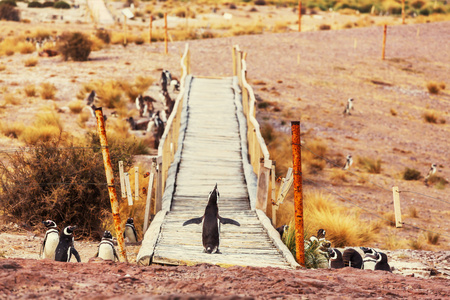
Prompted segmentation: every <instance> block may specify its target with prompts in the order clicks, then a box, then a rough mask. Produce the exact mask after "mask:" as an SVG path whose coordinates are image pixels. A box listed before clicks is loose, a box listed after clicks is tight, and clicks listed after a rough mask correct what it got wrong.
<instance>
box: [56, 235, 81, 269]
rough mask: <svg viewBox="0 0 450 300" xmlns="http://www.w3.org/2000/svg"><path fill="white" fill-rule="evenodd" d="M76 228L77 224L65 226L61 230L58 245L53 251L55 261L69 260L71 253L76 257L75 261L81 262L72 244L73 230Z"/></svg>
mask: <svg viewBox="0 0 450 300" xmlns="http://www.w3.org/2000/svg"><path fill="white" fill-rule="evenodd" d="M76 228H77V226H67V227H66V228H64V229H63V230H62V231H61V235H60V237H59V243H58V246H57V247H56V252H55V260H56V261H65V262H70V258H71V257H72V254H73V255H74V256H75V258H76V259H77V262H81V259H80V255H79V254H78V251H77V250H76V249H75V247H74V246H73V231H74V230H75V229H76Z"/></svg>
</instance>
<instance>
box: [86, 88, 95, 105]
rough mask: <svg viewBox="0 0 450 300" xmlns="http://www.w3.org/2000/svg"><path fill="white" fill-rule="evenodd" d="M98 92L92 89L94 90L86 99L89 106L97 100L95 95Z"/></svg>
mask: <svg viewBox="0 0 450 300" xmlns="http://www.w3.org/2000/svg"><path fill="white" fill-rule="evenodd" d="M96 95H97V94H96V93H95V91H94V90H92V92H91V93H90V94H89V96H88V97H87V99H86V105H87V106H91V105H92V104H94V100H95V96H96Z"/></svg>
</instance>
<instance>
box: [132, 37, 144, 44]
mask: <svg viewBox="0 0 450 300" xmlns="http://www.w3.org/2000/svg"><path fill="white" fill-rule="evenodd" d="M144 42H145V41H144V38H142V37H137V38H136V40H135V41H134V43H135V44H136V45H142V44H144Z"/></svg>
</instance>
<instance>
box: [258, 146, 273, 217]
mask: <svg viewBox="0 0 450 300" xmlns="http://www.w3.org/2000/svg"><path fill="white" fill-rule="evenodd" d="M258 147H259V144H258ZM271 169H272V162H271V161H270V160H267V161H265V160H264V158H261V159H260V166H259V171H258V184H257V187H256V208H257V209H260V210H262V211H263V212H264V213H265V214H266V215H267V198H268V196H269V179H270V170H271Z"/></svg>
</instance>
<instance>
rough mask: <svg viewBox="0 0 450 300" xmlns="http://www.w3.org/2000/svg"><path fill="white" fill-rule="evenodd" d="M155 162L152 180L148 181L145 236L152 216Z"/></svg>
mask: <svg viewBox="0 0 450 300" xmlns="http://www.w3.org/2000/svg"><path fill="white" fill-rule="evenodd" d="M155 165H156V163H155V160H153V161H152V169H151V170H150V179H149V180H148V189H147V201H146V202H145V215H144V228H143V230H142V232H143V233H144V234H145V232H146V231H147V228H148V223H149V218H150V214H151V202H152V191H153V180H154V178H155Z"/></svg>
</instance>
